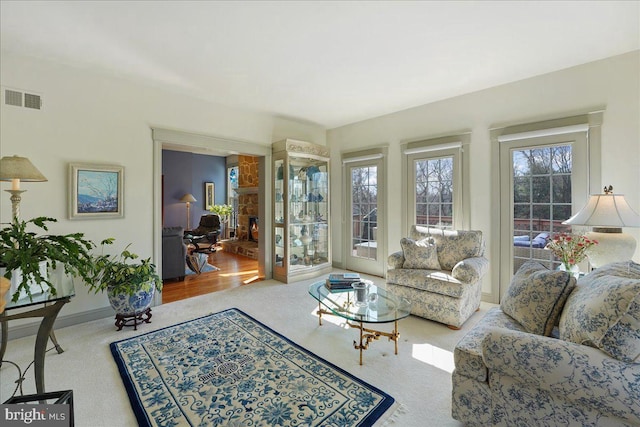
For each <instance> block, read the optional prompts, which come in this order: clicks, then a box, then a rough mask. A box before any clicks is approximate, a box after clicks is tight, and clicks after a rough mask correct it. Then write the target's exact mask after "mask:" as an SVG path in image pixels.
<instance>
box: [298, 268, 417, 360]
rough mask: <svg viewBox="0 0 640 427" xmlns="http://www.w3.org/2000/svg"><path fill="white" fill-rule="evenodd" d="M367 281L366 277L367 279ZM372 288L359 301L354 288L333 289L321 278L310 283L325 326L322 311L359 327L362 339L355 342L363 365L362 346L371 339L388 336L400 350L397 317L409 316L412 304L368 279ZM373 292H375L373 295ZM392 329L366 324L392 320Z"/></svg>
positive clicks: (319, 318) (351, 325)
mask: <svg viewBox="0 0 640 427" xmlns="http://www.w3.org/2000/svg"><path fill="white" fill-rule="evenodd" d="M365 282H366V281H365ZM368 284H369V289H368V295H367V303H366V304H364V305H361V306H360V305H358V304H357V303H356V298H355V297H356V295H355V291H354V290H349V289H346V290H343V289H340V290H330V289H329V288H327V286H326V281H325V280H322V281H320V282H316V283H314V284H312V285H311V286H309V294H310V295H311V296H312V297H313V298H315V299H316V300H317V301H318V311H317V314H318V323H319V325H320V326H322V315H323V314H331V315H335V316H340V317H342V318H344V319H346V320H347V324H348V325H349V326H350V327H352V328H356V329H359V330H360V343H358V342H357V341H354V342H353V346H354V348H355V349H356V350H360V364H361V365H362V350H366V349H367V348H369V343H370V342H371V341H373V340H377V339H378V338H380V336H385V337H387V338H389V340H390V341H394V343H395V354H398V337H399V336H400V332H398V320H401V319H404V318H405V317H407V316H409V314H410V311H411V304H410V303H409V301H407V300H406V299H404V298H401V297H399V296H396V295H394V294H392V293H389V292H387V291H386V290H385V289H382V288H379V287H377V286H375V285H374V284H373V283H371V282H368ZM372 295H374V296H372ZM391 322H393V331H392V332H382V331H378V330H375V329H370V328H365V327H364V324H365V323H368V324H371V323H391Z"/></svg>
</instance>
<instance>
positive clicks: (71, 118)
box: [0, 53, 326, 316]
mask: <svg viewBox="0 0 640 427" xmlns="http://www.w3.org/2000/svg"><path fill="white" fill-rule="evenodd" d="M0 62H1V69H0V76H1V80H0V84H1V85H2V86H3V89H4V88H5V87H8V88H14V89H21V90H26V91H32V92H34V93H38V94H41V95H42V97H43V102H44V108H43V109H42V110H41V111H36V110H29V109H25V108H18V107H13V106H6V105H4V104H2V106H1V108H0V111H1V116H0V155H2V156H7V155H13V154H17V155H20V156H26V157H28V158H29V159H30V160H31V161H32V162H33V164H34V165H35V166H36V167H37V168H38V169H39V170H40V171H41V172H42V173H43V174H44V175H45V176H46V177H47V178H48V182H44V183H24V184H23V185H22V187H23V189H26V190H27V192H26V193H24V194H23V200H22V203H21V205H20V206H21V218H22V219H28V218H33V217H36V216H50V217H54V218H56V219H58V223H56V224H54V226H53V227H52V229H51V232H53V233H67V232H77V231H80V232H83V233H85V235H86V237H88V238H89V239H91V240H94V241H96V242H99V241H100V240H102V239H103V238H105V237H115V238H116V246H115V247H114V248H113V249H114V250H115V249H119V248H122V247H124V246H125V245H126V244H127V243H129V242H133V245H132V248H131V250H132V251H134V252H136V253H138V254H139V255H140V256H142V257H148V256H152V254H153V241H152V239H153V234H152V232H153V221H152V212H153V192H152V188H153V159H152V148H153V144H152V138H151V127H152V126H154V127H156V126H157V127H161V128H165V129H177V130H184V131H187V132H192V133H197V134H203V135H213V136H219V137H224V138H227V139H230V140H241V141H246V142H251V143H255V144H260V145H270V144H271V142H273V141H276V140H280V139H283V138H296V139H302V140H307V141H312V142H316V143H319V144H325V143H326V132H325V129H324V128H322V127H320V126H315V125H310V124H305V123H297V122H294V121H292V120H287V119H283V118H275V117H272V116H270V115H266V114H258V113H254V112H246V111H238V110H232V109H229V108H227V107H223V106H220V105H212V104H210V103H206V102H203V101H201V100H198V99H194V98H188V97H185V96H182V95H180V94H178V93H172V92H168V91H166V90H163V89H162V88H159V87H150V86H149V87H146V86H141V85H139V84H133V83H131V82H129V81H127V80H125V79H121V78H119V77H117V76H110V75H104V74H98V73H97V72H94V71H92V70H89V69H78V68H72V67H68V66H66V65H62V64H58V63H53V62H48V61H42V60H36V59H32V58H25V57H19V56H15V55H10V54H5V53H3V54H2V61H0ZM69 162H90V163H107V164H120V165H123V166H124V167H125V174H124V175H125V201H124V203H125V218H124V219H111V220H82V221H70V220H68V219H66V218H67V195H68V183H67V173H68V164H69ZM2 187H3V189H8V188H9V184H8V183H3V184H2ZM10 218H11V203H10V202H9V195H8V194H7V193H4V192H2V194H0V222H9V221H10ZM108 305H109V303H108V301H107V297H106V295H102V294H99V295H93V294H89V293H88V292H87V290H86V288H84V287H82V286H76V297H75V298H74V299H73V300H72V302H71V303H70V304H67V305H66V306H65V308H64V309H63V312H62V313H61V316H64V315H71V314H73V313H81V312H86V311H89V310H93V309H99V308H102V307H108Z"/></svg>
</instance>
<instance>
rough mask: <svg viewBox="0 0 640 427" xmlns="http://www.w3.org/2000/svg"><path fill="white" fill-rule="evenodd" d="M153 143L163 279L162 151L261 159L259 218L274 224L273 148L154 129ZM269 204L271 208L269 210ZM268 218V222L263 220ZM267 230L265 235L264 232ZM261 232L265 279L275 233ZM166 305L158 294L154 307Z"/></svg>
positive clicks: (156, 236)
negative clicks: (272, 206)
mask: <svg viewBox="0 0 640 427" xmlns="http://www.w3.org/2000/svg"><path fill="white" fill-rule="evenodd" d="M151 134H152V141H153V213H152V215H153V221H152V223H153V230H152V235H153V258H154V259H155V260H156V265H157V266H158V274H159V275H162V150H163V149H174V150H179V151H189V152H193V153H199V154H209V155H214V156H221V157H226V156H230V155H234V154H246V155H249V156H256V157H258V158H259V166H258V173H259V175H260V177H259V181H258V205H259V207H258V214H259V215H260V218H261V221H263V223H264V224H271V223H272V218H271V208H270V206H271V200H272V198H271V186H270V185H267V183H269V182H271V168H270V167H267V165H270V164H271V145H261V144H257V143H254V142H249V141H242V140H234V139H230V138H222V137H217V136H210V135H200V134H195V133H189V132H183V131H177V130H170V129H163V128H156V127H151ZM267 203H269V207H267ZM262 218H264V220H262ZM263 229H264V231H263ZM263 229H261V230H260V237H261V238H260V239H259V241H258V253H259V255H258V275H259V276H260V277H264V278H265V279H270V278H271V276H272V265H271V232H270V228H269V227H263ZM161 304H162V296H161V295H159V293H156V294H155V298H154V305H161Z"/></svg>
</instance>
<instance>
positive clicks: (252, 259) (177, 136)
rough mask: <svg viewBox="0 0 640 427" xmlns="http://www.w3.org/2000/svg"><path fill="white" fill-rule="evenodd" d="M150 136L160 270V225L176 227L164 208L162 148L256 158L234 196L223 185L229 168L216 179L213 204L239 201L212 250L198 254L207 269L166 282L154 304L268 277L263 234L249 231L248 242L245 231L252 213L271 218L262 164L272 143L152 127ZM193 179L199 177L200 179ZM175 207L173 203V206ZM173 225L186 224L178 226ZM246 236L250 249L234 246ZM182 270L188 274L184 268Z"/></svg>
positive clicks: (268, 160) (160, 265)
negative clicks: (246, 141)
mask: <svg viewBox="0 0 640 427" xmlns="http://www.w3.org/2000/svg"><path fill="white" fill-rule="evenodd" d="M153 139H154V195H155V196H156V197H155V198H154V199H155V203H154V206H155V209H154V237H155V238H154V259H155V260H156V264H157V265H158V266H159V268H160V269H162V250H161V242H162V237H161V233H162V229H163V227H164V226H171V225H174V224H168V223H166V220H167V217H168V211H169V210H170V209H171V208H172V207H171V206H167V202H166V201H167V197H168V196H170V195H168V194H167V192H166V191H162V190H163V189H165V190H166V188H167V184H168V182H167V177H166V176H164V173H163V162H162V159H163V150H173V151H182V152H184V153H189V154H200V155H206V156H217V157H221V158H224V159H227V164H228V163H229V162H228V159H230V158H235V159H236V161H237V159H238V158H242V157H246V158H252V159H255V161H254V166H253V167H254V169H253V170H252V179H251V180H250V182H249V183H248V184H247V183H243V182H241V181H240V182H238V188H236V189H234V190H233V194H230V193H231V192H230V190H229V189H228V188H226V187H227V182H228V177H227V176H226V174H228V173H229V171H230V170H231V169H229V168H227V167H223V169H224V172H223V173H222V176H223V177H224V179H222V178H220V179H216V181H218V182H219V183H218V182H215V196H214V197H215V201H214V203H215V204H223V203H224V204H228V202H229V201H230V200H235V201H236V203H237V205H236V206H235V207H234V212H233V214H232V215H231V216H230V218H225V219H224V223H225V227H224V230H221V234H220V236H219V240H218V242H217V244H216V245H215V246H214V247H213V248H212V250H210V251H208V253H206V254H200V256H203V255H204V258H203V263H204V264H209V266H210V267H207V268H204V269H203V270H202V271H201V272H199V273H197V272H196V273H193V274H185V276H184V279H183V280H180V278H177V279H172V280H168V281H165V283H164V290H163V292H162V293H161V294H160V295H159V297H158V298H157V300H156V301H155V302H156V304H160V303H168V302H172V301H178V300H181V299H185V298H190V297H194V296H198V295H203V294H207V293H210V292H216V291H219V290H224V289H230V288H234V287H238V286H243V285H246V284H250V283H254V282H255V281H258V280H262V279H265V278H268V277H270V268H269V267H268V265H267V264H268V262H267V261H266V260H268V259H270V258H269V256H268V255H269V254H267V253H266V252H267V250H266V248H267V247H268V246H267V245H266V244H265V242H264V240H265V238H262V237H265V236H260V237H261V238H260V239H258V230H257V229H256V230H255V232H254V233H252V234H251V237H252V240H251V241H249V235H250V234H249V233H248V231H249V230H250V225H249V217H250V216H251V217H255V218H256V219H257V218H260V220H261V221H260V222H262V220H263V218H264V221H269V220H270V218H269V216H268V213H267V206H266V200H270V199H268V198H267V197H268V194H266V193H270V191H269V188H267V187H268V186H267V185H266V184H265V183H266V182H269V181H268V179H270V177H268V176H266V174H269V173H270V169H269V168H267V167H266V166H265V165H267V164H270V163H269V162H270V161H271V157H270V156H271V149H270V146H261V145H257V144H249V143H240V142H238V141H228V140H223V139H220V138H215V137H207V136H201V135H197V136H194V135H191V134H184V133H182V132H177V131H170V130H162V129H153ZM238 148H243V152H244V153H246V154H243V155H240V154H238V151H237V150H238ZM223 163H224V162H223ZM193 173H194V171H193V170H188V171H185V174H187V175H189V177H190V176H193ZM235 173H236V174H238V175H239V176H241V175H242V168H241V167H240V168H236V169H235ZM238 178H239V177H238ZM197 179H198V180H203V178H201V177H199V178H197ZM162 184H164V185H162ZM193 185H194V186H195V187H196V189H197V187H198V186H199V185H200V183H199V182H195V183H194V184H193ZM196 198H197V197H196ZM203 199H204V197H203ZM247 200H250V201H251V203H250V204H251V206H250V207H247V206H245V205H243V203H248V202H247ZM234 205H235V203H234ZM173 208H176V207H175V206H173ZM180 208H183V210H184V206H180ZM200 209H201V210H202V211H203V212H200V213H196V214H195V215H200V214H206V213H208V212H207V211H205V210H204V209H205V206H204V205H203V206H202V207H200ZM247 214H251V215H247ZM245 215H246V216H245ZM182 216H184V213H182ZM181 218H182V217H181ZM198 218H199V217H198V216H196V218H195V219H196V220H197V219H198ZM163 221H164V222H163ZM245 221H246V222H245ZM182 222H184V219H182ZM192 222H193V221H192ZM227 222H228V224H227ZM256 222H257V221H256ZM196 223H197V221H196ZM175 225H181V226H183V227H184V225H182V224H175ZM266 238H268V236H266ZM245 240H246V242H247V243H251V245H252V246H253V249H252V250H250V251H247V250H244V251H243V250H237V249H235V250H234V248H237V247H238V246H240V247H244V246H245V245H242V244H238V243H245V242H244V241H245ZM245 252H246V253H245ZM247 255H249V256H247ZM211 267H214V268H211ZM185 271H186V273H189V271H188V270H185ZM265 272H268V274H269V275H268V276H267V273H265Z"/></svg>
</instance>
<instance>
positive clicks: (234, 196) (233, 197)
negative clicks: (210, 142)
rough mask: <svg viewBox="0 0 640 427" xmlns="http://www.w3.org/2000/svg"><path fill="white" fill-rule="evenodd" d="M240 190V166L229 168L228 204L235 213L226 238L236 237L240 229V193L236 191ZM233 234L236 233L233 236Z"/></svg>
mask: <svg viewBox="0 0 640 427" xmlns="http://www.w3.org/2000/svg"><path fill="white" fill-rule="evenodd" d="M237 188H238V166H230V167H227V204H228V205H231V207H232V208H233V211H232V212H231V218H229V231H228V233H227V236H225V237H226V238H231V237H235V230H236V229H237V227H238V193H236V192H235V191H234V190H236V189H237ZM231 233H234V234H233V235H231Z"/></svg>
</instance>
